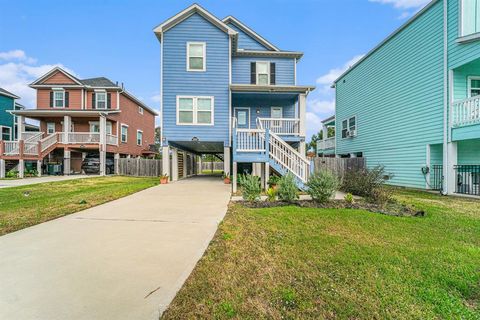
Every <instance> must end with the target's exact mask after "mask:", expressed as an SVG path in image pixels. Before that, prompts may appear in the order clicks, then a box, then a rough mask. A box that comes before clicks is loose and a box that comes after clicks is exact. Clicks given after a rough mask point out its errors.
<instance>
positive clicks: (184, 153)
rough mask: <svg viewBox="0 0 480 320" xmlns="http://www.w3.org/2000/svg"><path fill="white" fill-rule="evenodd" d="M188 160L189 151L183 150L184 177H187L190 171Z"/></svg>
mask: <svg viewBox="0 0 480 320" xmlns="http://www.w3.org/2000/svg"><path fill="white" fill-rule="evenodd" d="M187 168H188V161H187V152H185V151H183V177H184V178H186V177H187V171H188V169H187Z"/></svg>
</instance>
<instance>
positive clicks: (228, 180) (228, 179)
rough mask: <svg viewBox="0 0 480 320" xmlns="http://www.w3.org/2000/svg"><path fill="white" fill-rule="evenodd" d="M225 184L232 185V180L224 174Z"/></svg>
mask: <svg viewBox="0 0 480 320" xmlns="http://www.w3.org/2000/svg"><path fill="white" fill-rule="evenodd" d="M223 182H224V183H225V184H230V183H231V182H232V178H231V177H230V175H229V174H225V173H224V174H223Z"/></svg>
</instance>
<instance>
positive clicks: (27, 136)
mask: <svg viewBox="0 0 480 320" xmlns="http://www.w3.org/2000/svg"><path fill="white" fill-rule="evenodd" d="M42 136H43V132H29V131H28V132H22V137H23V140H25V142H38V141H40V140H41V139H42Z"/></svg>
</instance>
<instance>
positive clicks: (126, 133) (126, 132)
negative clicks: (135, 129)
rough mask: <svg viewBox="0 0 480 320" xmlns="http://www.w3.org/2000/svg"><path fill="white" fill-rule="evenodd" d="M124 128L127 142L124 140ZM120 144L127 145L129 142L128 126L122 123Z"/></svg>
mask: <svg viewBox="0 0 480 320" xmlns="http://www.w3.org/2000/svg"><path fill="white" fill-rule="evenodd" d="M123 128H125V129H126V131H125V140H123V132H122V130H123ZM120 142H121V143H127V142H128V124H125V123H122V124H120Z"/></svg>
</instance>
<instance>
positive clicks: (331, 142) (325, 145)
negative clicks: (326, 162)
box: [317, 137, 335, 151]
mask: <svg viewBox="0 0 480 320" xmlns="http://www.w3.org/2000/svg"><path fill="white" fill-rule="evenodd" d="M329 149H335V137H332V138H327V139H325V140H319V141H317V150H319V151H320V150H329Z"/></svg>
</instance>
